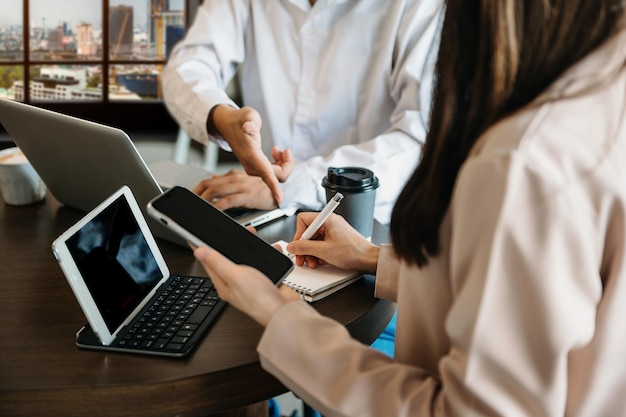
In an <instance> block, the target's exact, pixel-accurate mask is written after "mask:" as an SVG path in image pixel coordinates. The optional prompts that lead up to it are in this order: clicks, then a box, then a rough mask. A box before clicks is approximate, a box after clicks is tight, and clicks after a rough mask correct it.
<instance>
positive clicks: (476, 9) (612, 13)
mask: <svg viewBox="0 0 626 417" xmlns="http://www.w3.org/2000/svg"><path fill="white" fill-rule="evenodd" d="M623 14H624V1H623V0H474V1H468V0H448V1H447V2H446V11H445V17H444V23H443V27H442V32H441V43H440V46H439V52H438V57H437V64H436V69H435V86H434V91H433V93H434V94H433V106H432V110H431V118H430V127H429V131H428V135H427V138H426V143H425V145H424V148H423V151H422V159H421V161H420V163H419V165H418V167H417V169H416V170H415V172H414V173H413V175H412V176H411V178H410V179H409V181H408V182H407V184H406V186H405V187H404V190H403V191H402V193H401V194H400V196H399V197H398V200H397V202H396V205H395V207H394V210H393V214H392V220H391V237H392V242H393V244H394V246H395V250H396V252H397V253H398V255H399V256H400V257H401V258H403V259H405V260H406V261H408V262H410V263H415V264H417V265H419V266H423V265H425V264H426V263H427V258H428V257H429V256H434V255H437V254H438V252H439V229H440V226H441V222H442V220H443V217H444V215H445V213H446V211H447V210H448V207H449V205H450V199H451V195H452V189H453V187H454V183H455V181H456V177H457V173H458V171H459V168H460V166H461V164H463V162H464V161H465V159H466V158H467V155H468V153H469V152H470V149H471V148H472V146H473V145H474V143H475V142H476V140H477V139H478V137H479V136H480V135H481V134H482V133H483V132H484V131H485V130H486V129H487V128H489V127H490V126H492V125H494V124H495V123H496V122H497V121H499V120H501V119H502V118H504V117H506V116H507V115H510V114H511V113H513V112H515V111H516V110H518V109H520V108H521V107H523V106H525V105H527V104H528V103H529V102H531V101H532V100H533V99H534V98H536V97H537V96H538V95H539V94H540V93H541V92H542V91H543V90H544V89H545V88H546V87H548V85H549V84H550V83H552V82H553V81H555V80H556V79H557V78H558V76H559V75H560V74H561V73H563V72H564V71H565V70H566V69H567V68H568V67H570V66H571V65H572V64H573V63H575V62H576V61H578V60H579V59H581V58H582V57H583V56H585V55H586V54H588V53H589V52H590V51H592V50H593V49H594V48H596V47H597V46H598V45H600V44H601V43H602V42H603V41H605V40H606V39H607V38H608V37H609V36H610V35H611V34H612V33H613V32H614V31H615V30H616V28H617V26H618V24H619V23H620V21H621V20H622V18H623Z"/></svg>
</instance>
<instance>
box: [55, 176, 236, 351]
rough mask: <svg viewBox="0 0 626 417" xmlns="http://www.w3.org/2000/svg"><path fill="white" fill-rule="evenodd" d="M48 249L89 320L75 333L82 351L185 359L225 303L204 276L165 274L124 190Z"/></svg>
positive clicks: (136, 209)
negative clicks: (182, 357)
mask: <svg viewBox="0 0 626 417" xmlns="http://www.w3.org/2000/svg"><path fill="white" fill-rule="evenodd" d="M52 251H53V253H54V256H55V257H56V259H57V260H58V262H59V265H60V266H61V269H62V270H63V273H64V274H65V276H66V278H67V281H68V283H69V284H70V286H71V287H72V290H73V292H74V294H75V296H76V298H77V300H78V302H79V304H80V306H81V308H82V310H83V312H84V313H85V316H86V317H87V320H88V322H89V324H88V325H86V326H85V327H83V328H82V329H81V330H80V331H79V333H78V334H77V340H76V343H77V345H78V346H80V347H83V348H87V349H104V350H114V351H122V352H132V353H146V354H151V355H163V356H185V355H187V354H188V353H189V352H190V351H191V350H192V349H193V348H194V346H195V345H196V344H197V343H198V341H199V340H200V339H201V338H202V336H203V335H204V334H205V333H206V331H207V330H208V329H209V327H210V326H211V325H212V324H213V323H214V322H215V321H216V320H217V318H218V316H219V313H220V312H221V311H222V309H223V308H224V306H225V305H226V303H225V302H224V301H223V300H221V299H219V297H218V296H217V292H216V290H215V288H213V285H212V283H211V280H210V279H209V278H201V277H190V276H180V275H170V272H169V270H168V268H167V265H166V264H165V260H164V259H163V256H162V255H161V253H160V252H159V248H158V246H157V245H156V242H155V240H154V238H153V236H152V234H151V233H150V229H149V228H148V225H147V223H146V221H145V218H144V217H143V215H142V213H141V209H140V208H139V206H138V204H137V202H136V200H135V199H134V197H133V195H132V193H131V191H130V189H129V188H128V187H126V186H124V187H122V188H121V189H120V190H118V191H117V192H115V193H114V194H113V195H111V196H110V197H109V198H107V199H106V200H105V201H104V202H102V203H101V204H100V205H98V206H97V207H96V208H95V209H93V210H92V211H91V212H89V213H88V214H87V215H86V216H85V217H83V218H82V219H81V220H80V221H79V222H77V223H76V224H75V225H73V226H72V227H70V228H69V229H68V230H67V231H65V232H64V233H63V234H62V235H61V236H59V237H58V238H57V239H56V240H55V241H54V242H53V244H52Z"/></svg>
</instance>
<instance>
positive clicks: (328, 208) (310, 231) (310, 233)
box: [300, 193, 343, 240]
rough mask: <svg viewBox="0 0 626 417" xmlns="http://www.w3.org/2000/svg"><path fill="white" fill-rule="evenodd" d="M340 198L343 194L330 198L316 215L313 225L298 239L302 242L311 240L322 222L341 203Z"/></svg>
mask: <svg viewBox="0 0 626 417" xmlns="http://www.w3.org/2000/svg"><path fill="white" fill-rule="evenodd" d="M342 198H343V194H341V193H337V194H335V195H334V196H333V198H331V199H330V200H329V201H328V204H326V207H324V208H323V209H322V211H320V214H318V215H317V217H316V218H315V220H313V223H311V224H310V225H309V227H307V228H306V230H305V231H304V233H302V236H300V239H302V240H306V239H311V237H313V235H314V234H315V232H317V230H318V229H319V228H320V227H321V226H322V225H323V224H324V222H325V221H326V220H327V219H328V217H329V216H330V215H331V214H332V212H333V211H335V209H336V208H337V206H338V205H339V203H340V202H341V199H342Z"/></svg>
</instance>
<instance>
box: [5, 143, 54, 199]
mask: <svg viewBox="0 0 626 417" xmlns="http://www.w3.org/2000/svg"><path fill="white" fill-rule="evenodd" d="M0 193H2V198H3V199H4V202H5V203H7V204H11V205H14V206H22V205H25V204H32V203H36V202H39V201H41V200H43V199H44V198H45V196H46V185H45V184H44V183H43V181H42V180H41V178H39V175H38V174H37V171H35V169H34V168H33V166H32V165H31V164H30V162H28V159H26V156H25V155H24V154H23V153H22V151H21V150H20V149H19V148H17V147H14V148H8V149H5V150H2V151H0Z"/></svg>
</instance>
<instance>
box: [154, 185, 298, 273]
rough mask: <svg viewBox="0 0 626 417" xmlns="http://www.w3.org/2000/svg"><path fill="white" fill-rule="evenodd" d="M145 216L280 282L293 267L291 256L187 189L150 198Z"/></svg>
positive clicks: (173, 189) (180, 188)
mask: <svg viewBox="0 0 626 417" xmlns="http://www.w3.org/2000/svg"><path fill="white" fill-rule="evenodd" d="M147 209H148V215H150V216H152V217H154V218H155V219H156V220H158V221H159V222H161V223H162V224H163V225H165V226H166V227H168V228H169V229H171V230H172V231H174V232H175V233H177V234H178V235H180V236H181V237H182V238H183V239H186V240H187V241H188V242H190V243H192V244H193V245H195V246H210V247H211V248H213V249H215V250H217V251H218V252H220V253H221V254H222V255H224V256H226V257H227V258H228V259H230V260H231V261H233V262H234V263H236V264H243V265H249V266H252V267H254V268H256V269H258V270H259V271H261V272H262V273H264V274H265V275H267V277H268V278H269V279H270V280H272V282H274V283H275V284H279V283H280V282H281V281H282V280H283V279H284V278H285V277H286V276H287V275H289V273H290V272H291V271H292V270H293V268H294V264H293V262H292V260H291V259H290V258H288V257H287V256H285V255H284V254H283V253H282V252H281V251H279V250H277V249H275V248H274V247H273V246H272V245H270V244H269V243H267V242H265V241H264V240H263V239H261V238H260V237H258V236H257V235H255V234H254V233H252V232H251V231H249V230H248V229H246V228H245V227H244V226H242V225H240V224H239V223H238V222H237V221H236V220H233V219H232V218H231V217H230V216H228V215H227V214H225V213H223V212H222V211H221V210H219V209H218V208H216V207H215V206H213V205H212V204H211V203H209V202H207V201H206V200H204V199H202V198H201V197H200V196H198V195H197V194H195V193H193V192H192V191H190V190H188V189H187V188H183V187H179V186H175V187H172V188H170V189H168V190H167V191H165V192H164V193H163V194H161V195H159V196H157V197H155V198H153V199H152V200H151V201H150V202H149V203H148V206H147Z"/></svg>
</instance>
